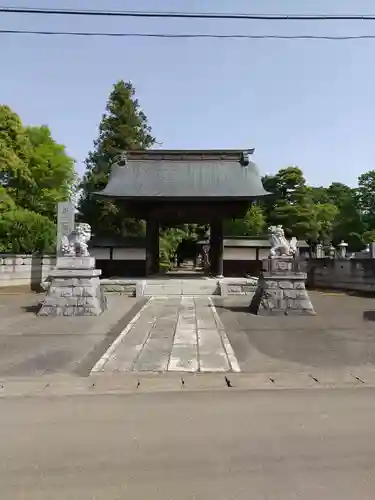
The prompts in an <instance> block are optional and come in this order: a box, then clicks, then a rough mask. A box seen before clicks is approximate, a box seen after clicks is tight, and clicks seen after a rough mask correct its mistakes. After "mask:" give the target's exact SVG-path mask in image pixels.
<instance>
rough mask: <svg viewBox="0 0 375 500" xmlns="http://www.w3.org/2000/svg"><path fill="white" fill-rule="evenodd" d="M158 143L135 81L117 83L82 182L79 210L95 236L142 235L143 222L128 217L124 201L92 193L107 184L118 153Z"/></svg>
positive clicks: (88, 158)
mask: <svg viewBox="0 0 375 500" xmlns="http://www.w3.org/2000/svg"><path fill="white" fill-rule="evenodd" d="M154 143H155V138H154V137H153V136H152V135H151V128H150V127H149V125H148V123H147V117H146V115H145V114H144V112H143V111H142V109H141V108H140V106H139V103H138V100H137V99H136V98H135V89H134V87H133V85H132V83H131V82H124V81H123V80H120V81H119V82H117V83H116V84H115V85H114V87H113V89H112V91H111V93H110V95H109V99H108V102H107V107H106V112H105V114H104V115H103V117H102V121H101V123H100V126H99V137H98V139H97V140H96V141H95V142H94V150H93V151H92V152H90V153H89V155H88V157H87V160H86V172H85V175H84V178H83V181H82V184H81V188H82V197H81V200H80V204H79V212H80V216H81V217H82V219H84V220H85V221H86V222H88V223H89V224H90V225H91V228H92V230H93V233H94V234H95V235H97V236H98V235H121V234H137V233H138V234H139V233H140V232H141V231H142V225H141V224H140V223H137V222H136V221H134V220H132V219H129V218H128V217H126V213H125V212H124V209H123V207H122V206H121V204H120V203H115V202H114V201H108V200H100V199H98V198H96V197H94V196H92V194H91V193H92V192H94V191H101V190H102V189H103V188H104V187H105V186H106V184H107V182H108V178H109V174H110V172H111V167H112V165H113V164H114V163H115V162H116V159H117V158H118V156H119V155H120V154H121V153H123V152H126V151H129V150H132V149H147V148H149V147H151V146H152V145H153V144H154Z"/></svg>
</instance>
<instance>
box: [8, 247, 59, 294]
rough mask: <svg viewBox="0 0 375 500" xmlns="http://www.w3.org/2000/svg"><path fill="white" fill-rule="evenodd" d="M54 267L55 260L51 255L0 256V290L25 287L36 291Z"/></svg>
mask: <svg viewBox="0 0 375 500" xmlns="http://www.w3.org/2000/svg"><path fill="white" fill-rule="evenodd" d="M55 265H56V258H55V256H51V255H44V256H40V255H9V254H0V288H1V287H12V286H17V287H18V286H25V287H28V288H31V289H32V290H38V289H40V284H41V283H42V282H43V281H44V280H45V279H47V277H48V274H49V271H50V270H51V269H52V268H53V267H54V266H55Z"/></svg>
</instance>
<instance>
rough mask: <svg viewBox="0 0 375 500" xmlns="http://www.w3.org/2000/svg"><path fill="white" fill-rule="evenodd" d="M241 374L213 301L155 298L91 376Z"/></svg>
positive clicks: (125, 331) (126, 329)
mask: <svg viewBox="0 0 375 500" xmlns="http://www.w3.org/2000/svg"><path fill="white" fill-rule="evenodd" d="M132 371H133V372H144V371H148V372H150V371H151V372H162V371H175V372H176V371H178V372H230V371H236V372H238V371H240V368H239V365H238V362H237V359H236V357H235V355H234V352H233V350H232V347H231V345H230V343H229V340H228V337H227V335H226V332H225V329H224V327H223V324H222V323H221V320H220V318H219V316H218V314H217V312H216V308H215V306H214V305H213V303H212V300H211V298H210V297H187V296H183V297H152V298H151V299H150V300H149V301H148V302H147V304H146V305H145V306H144V307H143V308H142V309H141V311H140V312H139V313H138V314H137V315H136V316H135V317H134V318H133V320H132V321H131V322H130V323H129V325H128V326H127V327H126V328H125V330H124V331H123V332H122V333H121V335H120V336H119V337H118V338H117V339H116V341H115V342H114V343H113V344H112V346H111V347H110V348H109V349H108V351H107V352H106V353H105V354H104V355H103V357H102V358H101V359H100V360H99V361H98V362H97V363H96V365H95V366H94V367H93V370H92V372H132Z"/></svg>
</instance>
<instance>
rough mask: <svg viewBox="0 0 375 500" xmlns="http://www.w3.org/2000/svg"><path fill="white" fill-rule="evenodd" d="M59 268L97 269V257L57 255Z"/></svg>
mask: <svg viewBox="0 0 375 500" xmlns="http://www.w3.org/2000/svg"><path fill="white" fill-rule="evenodd" d="M56 267H57V269H95V257H90V256H89V257H57V261H56Z"/></svg>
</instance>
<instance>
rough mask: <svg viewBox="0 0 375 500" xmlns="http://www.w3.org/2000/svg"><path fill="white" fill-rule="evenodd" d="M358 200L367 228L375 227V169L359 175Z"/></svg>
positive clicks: (368, 229)
mask: <svg viewBox="0 0 375 500" xmlns="http://www.w3.org/2000/svg"><path fill="white" fill-rule="evenodd" d="M357 201H358V206H359V209H360V211H361V213H362V216H363V223H364V224H365V226H366V230H367V231H370V230H372V229H375V170H370V171H369V172H366V173H364V174H362V175H360V176H359V178H358V189H357Z"/></svg>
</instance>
